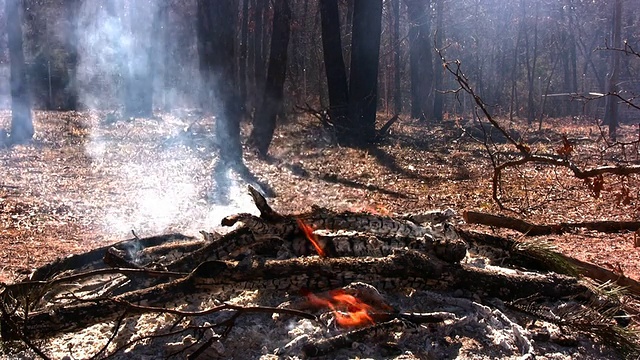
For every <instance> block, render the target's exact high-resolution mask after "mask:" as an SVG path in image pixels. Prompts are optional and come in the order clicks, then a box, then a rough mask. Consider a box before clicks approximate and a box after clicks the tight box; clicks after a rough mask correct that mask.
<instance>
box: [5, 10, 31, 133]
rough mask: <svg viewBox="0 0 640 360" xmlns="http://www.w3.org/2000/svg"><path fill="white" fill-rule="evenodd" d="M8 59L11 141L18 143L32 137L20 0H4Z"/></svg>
mask: <svg viewBox="0 0 640 360" xmlns="http://www.w3.org/2000/svg"><path fill="white" fill-rule="evenodd" d="M5 5H6V8H5V11H6V16H7V33H8V46H9V59H10V61H11V139H10V141H11V143H13V144H20V143H24V142H26V141H28V140H30V139H31V138H32V137H33V133H34V129H33V121H32V119H31V99H30V97H29V89H28V84H27V73H26V67H25V63H24V53H23V49H22V13H21V9H22V1H21V0H6V2H5Z"/></svg>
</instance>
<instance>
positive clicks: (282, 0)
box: [249, 0, 291, 157]
mask: <svg viewBox="0 0 640 360" xmlns="http://www.w3.org/2000/svg"><path fill="white" fill-rule="evenodd" d="M290 25H291V9H290V8H289V1H288V0H276V2H275V7H274V16H273V36H272V40H271V50H270V52H269V70H268V72H267V79H266V83H265V89H264V95H263V96H262V104H261V106H260V108H259V110H258V111H257V112H256V114H255V117H254V119H253V130H252V132H251V136H250V138H249V141H250V143H251V144H252V145H253V146H255V148H256V149H257V150H258V153H259V154H260V155H261V156H263V157H264V156H267V152H268V151H269V145H270V144H271V139H272V138H273V132H274V130H275V128H276V119H277V116H278V114H280V113H281V112H282V102H283V93H284V81H285V76H286V73H287V48H288V46H289V35H290V31H291V28H290Z"/></svg>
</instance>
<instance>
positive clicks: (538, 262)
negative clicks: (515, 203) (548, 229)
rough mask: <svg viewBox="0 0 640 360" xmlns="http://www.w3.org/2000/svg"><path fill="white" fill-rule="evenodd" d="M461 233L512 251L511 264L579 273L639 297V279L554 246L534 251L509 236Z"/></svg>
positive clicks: (474, 239) (473, 243)
mask: <svg viewBox="0 0 640 360" xmlns="http://www.w3.org/2000/svg"><path fill="white" fill-rule="evenodd" d="M459 233H460V235H461V236H462V238H464V239H465V240H466V241H468V242H469V243H470V244H472V245H476V244H477V245H488V246H491V247H494V248H499V249H503V250H505V251H507V252H508V253H509V256H508V257H507V261H508V262H509V263H511V264H515V265H518V266H521V267H526V268H529V269H536V270H540V271H557V272H560V273H564V274H568V275H580V276H584V277H587V278H590V279H593V280H596V281H598V282H600V283H612V284H616V285H618V286H621V287H623V288H624V289H625V291H626V292H628V293H630V294H632V295H634V296H635V297H640V282H638V281H636V280H633V279H631V278H629V277H627V276H624V275H623V274H618V273H615V272H613V271H611V270H608V269H605V268H603V267H600V266H598V265H595V264H591V263H588V262H585V261H581V260H578V259H575V258H572V257H570V256H566V255H564V254H561V253H558V252H555V251H553V250H551V249H545V250H544V251H532V249H531V247H529V246H527V243H523V242H520V241H516V240H513V239H509V238H506V237H500V236H494V235H489V234H485V233H481V232H477V231H467V230H464V231H463V230H459Z"/></svg>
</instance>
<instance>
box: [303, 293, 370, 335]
mask: <svg viewBox="0 0 640 360" xmlns="http://www.w3.org/2000/svg"><path fill="white" fill-rule="evenodd" d="M307 299H309V302H311V303H312V304H313V305H315V306H318V307H328V308H329V309H331V311H333V314H334V315H335V317H336V322H337V323H338V325H340V326H344V327H356V326H366V325H371V324H373V323H374V321H373V318H372V317H371V315H370V313H371V309H372V308H371V306H369V305H367V304H365V303H364V302H362V301H360V300H358V299H357V298H356V297H355V296H352V295H349V294H346V293H345V292H344V291H342V290H336V291H332V292H330V293H329V298H326V299H325V298H322V297H319V296H317V295H314V294H312V293H309V294H307Z"/></svg>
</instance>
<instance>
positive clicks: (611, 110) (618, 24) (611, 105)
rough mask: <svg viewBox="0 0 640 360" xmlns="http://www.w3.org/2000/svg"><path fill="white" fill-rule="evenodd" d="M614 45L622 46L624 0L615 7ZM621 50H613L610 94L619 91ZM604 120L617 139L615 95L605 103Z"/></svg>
mask: <svg viewBox="0 0 640 360" xmlns="http://www.w3.org/2000/svg"><path fill="white" fill-rule="evenodd" d="M611 28H612V40H613V41H612V43H613V44H612V46H613V47H614V48H617V49H621V48H622V0H615V3H614V8H613V18H612V21H611ZM620 55H621V54H620V52H619V51H613V52H612V54H611V57H612V59H611V73H610V75H609V78H608V79H607V92H608V93H609V94H617V93H618V78H619V77H620ZM605 106H606V107H605V113H604V122H605V124H608V125H609V138H610V140H611V141H616V138H617V129H618V99H617V98H616V97H615V96H611V95H609V96H607V101H606V105H605Z"/></svg>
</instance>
